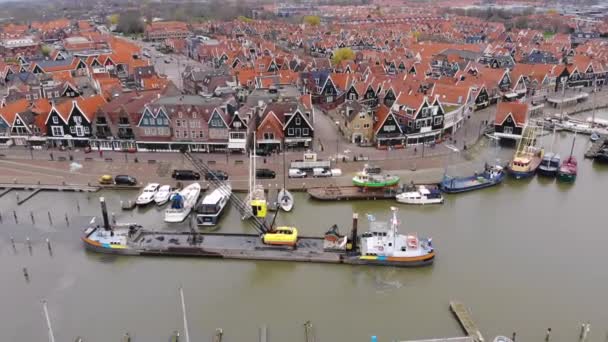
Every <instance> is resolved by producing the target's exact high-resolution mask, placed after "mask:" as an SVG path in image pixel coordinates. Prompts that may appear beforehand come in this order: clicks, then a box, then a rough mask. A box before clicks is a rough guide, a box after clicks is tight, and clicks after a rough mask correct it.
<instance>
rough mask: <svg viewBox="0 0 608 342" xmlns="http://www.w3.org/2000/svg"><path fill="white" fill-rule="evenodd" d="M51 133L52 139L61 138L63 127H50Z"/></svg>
mask: <svg viewBox="0 0 608 342" xmlns="http://www.w3.org/2000/svg"><path fill="white" fill-rule="evenodd" d="M51 131H52V132H53V136H54V137H62V136H63V127H61V126H52V127H51Z"/></svg>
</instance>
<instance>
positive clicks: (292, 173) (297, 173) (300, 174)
mask: <svg viewBox="0 0 608 342" xmlns="http://www.w3.org/2000/svg"><path fill="white" fill-rule="evenodd" d="M288 175H289V178H304V177H306V172H304V171H302V170H300V169H289V172H288Z"/></svg>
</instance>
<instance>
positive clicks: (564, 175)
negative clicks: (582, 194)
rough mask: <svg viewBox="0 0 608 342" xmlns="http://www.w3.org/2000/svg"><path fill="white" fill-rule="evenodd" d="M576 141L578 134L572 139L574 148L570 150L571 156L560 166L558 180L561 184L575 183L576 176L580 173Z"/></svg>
mask: <svg viewBox="0 0 608 342" xmlns="http://www.w3.org/2000/svg"><path fill="white" fill-rule="evenodd" d="M575 141H576V133H575V134H574V138H573V139H572V147H571V148H570V156H569V157H568V158H566V160H564V163H563V164H562V166H560V168H559V171H558V172H557V180H559V181H561V182H568V183H571V182H574V181H575V180H576V174H577V173H578V162H577V161H576V157H575V156H574V155H573V153H574V143H575Z"/></svg>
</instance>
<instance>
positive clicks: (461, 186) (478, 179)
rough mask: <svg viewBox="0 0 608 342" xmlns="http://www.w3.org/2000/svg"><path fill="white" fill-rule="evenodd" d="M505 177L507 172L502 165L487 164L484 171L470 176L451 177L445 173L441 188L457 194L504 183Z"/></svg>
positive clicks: (446, 191) (440, 184)
mask: <svg viewBox="0 0 608 342" xmlns="http://www.w3.org/2000/svg"><path fill="white" fill-rule="evenodd" d="M504 178H505V173H504V170H503V168H502V166H500V165H494V166H490V165H488V164H486V166H485V168H484V170H483V172H481V173H477V172H475V174H474V175H473V176H469V177H450V176H448V175H445V176H444V177H443V180H442V181H441V183H439V189H441V191H443V192H445V193H448V194H456V193H460V192H467V191H473V190H479V189H484V188H488V187H491V186H494V185H498V184H500V183H502V181H503V179H504Z"/></svg>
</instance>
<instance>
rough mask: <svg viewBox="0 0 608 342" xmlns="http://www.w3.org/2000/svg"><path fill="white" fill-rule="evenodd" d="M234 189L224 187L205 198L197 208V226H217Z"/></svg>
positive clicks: (228, 186)
mask: <svg viewBox="0 0 608 342" xmlns="http://www.w3.org/2000/svg"><path fill="white" fill-rule="evenodd" d="M231 194H232V188H231V187H230V185H222V186H221V187H219V188H217V189H215V190H213V192H212V193H210V194H209V195H207V196H205V198H203V200H202V201H201V203H200V204H199V205H198V207H197V208H196V224H197V225H199V226H215V225H216V224H217V223H218V221H219V219H220V216H221V215H222V212H223V211H224V208H225V207H226V204H228V201H229V200H230V195H231Z"/></svg>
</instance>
